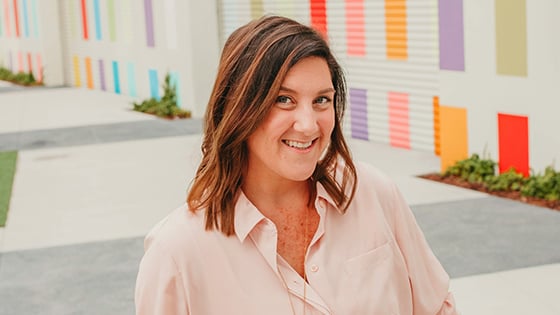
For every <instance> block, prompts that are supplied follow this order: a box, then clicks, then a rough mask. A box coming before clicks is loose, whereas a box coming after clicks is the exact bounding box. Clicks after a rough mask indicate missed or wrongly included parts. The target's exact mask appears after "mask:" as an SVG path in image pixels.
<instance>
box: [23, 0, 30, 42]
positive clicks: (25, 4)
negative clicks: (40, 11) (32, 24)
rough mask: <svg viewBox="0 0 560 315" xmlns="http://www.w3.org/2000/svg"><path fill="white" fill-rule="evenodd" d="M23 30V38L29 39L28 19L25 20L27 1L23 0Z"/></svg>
mask: <svg viewBox="0 0 560 315" xmlns="http://www.w3.org/2000/svg"><path fill="white" fill-rule="evenodd" d="M22 9H23V30H24V32H25V37H29V19H28V18H27V0H23V8H22Z"/></svg>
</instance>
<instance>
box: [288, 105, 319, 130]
mask: <svg viewBox="0 0 560 315" xmlns="http://www.w3.org/2000/svg"><path fill="white" fill-rule="evenodd" d="M294 114H295V122H294V130H296V131H298V132H301V133H303V134H305V135H312V134H314V133H315V132H317V130H318V128H319V126H318V124H317V113H316V112H315V111H314V110H313V105H306V106H302V108H301V109H300V110H298V111H296V112H295V113H294Z"/></svg>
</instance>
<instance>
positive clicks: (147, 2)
mask: <svg viewBox="0 0 560 315" xmlns="http://www.w3.org/2000/svg"><path fill="white" fill-rule="evenodd" d="M144 14H145V18H146V21H145V22H146V44H147V45H148V47H154V46H155V41H154V12H153V10H152V0H144Z"/></svg>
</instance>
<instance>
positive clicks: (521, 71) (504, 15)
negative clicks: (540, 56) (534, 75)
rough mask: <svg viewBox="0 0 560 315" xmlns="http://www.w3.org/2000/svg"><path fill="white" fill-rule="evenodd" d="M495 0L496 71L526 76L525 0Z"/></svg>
mask: <svg viewBox="0 0 560 315" xmlns="http://www.w3.org/2000/svg"><path fill="white" fill-rule="evenodd" d="M495 1H496V10H495V12H496V65H497V70H496V71H497V73H498V74H504V75H515V76H523V77H526V76H527V22H526V18H527V17H526V15H527V14H526V5H525V0H495Z"/></svg>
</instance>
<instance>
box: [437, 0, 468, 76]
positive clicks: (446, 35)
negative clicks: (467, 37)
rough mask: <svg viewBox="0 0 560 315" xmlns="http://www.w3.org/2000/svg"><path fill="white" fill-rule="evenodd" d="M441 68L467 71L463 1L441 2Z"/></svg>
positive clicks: (449, 0)
mask: <svg viewBox="0 0 560 315" xmlns="http://www.w3.org/2000/svg"><path fill="white" fill-rule="evenodd" d="M439 68H440V69H442V70H455V71H465V47H464V40H463V0H439Z"/></svg>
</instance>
